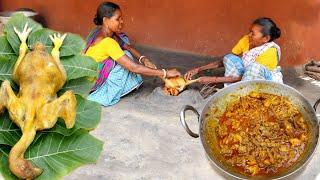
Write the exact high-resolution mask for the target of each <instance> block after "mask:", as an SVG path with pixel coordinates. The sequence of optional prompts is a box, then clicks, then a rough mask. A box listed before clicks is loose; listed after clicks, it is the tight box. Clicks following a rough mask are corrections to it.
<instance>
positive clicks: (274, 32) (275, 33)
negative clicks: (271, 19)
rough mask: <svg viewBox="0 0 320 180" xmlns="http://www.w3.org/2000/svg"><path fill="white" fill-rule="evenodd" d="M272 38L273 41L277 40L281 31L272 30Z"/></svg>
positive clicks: (277, 29)
mask: <svg viewBox="0 0 320 180" xmlns="http://www.w3.org/2000/svg"><path fill="white" fill-rule="evenodd" d="M273 36H274V38H275V39H278V38H279V37H280V36H281V30H280V29H279V28H278V27H275V28H274V30H273Z"/></svg>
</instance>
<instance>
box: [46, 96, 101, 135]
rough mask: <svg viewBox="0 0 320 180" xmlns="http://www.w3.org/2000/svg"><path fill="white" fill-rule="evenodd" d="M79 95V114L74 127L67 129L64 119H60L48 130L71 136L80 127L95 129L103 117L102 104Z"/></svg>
mask: <svg viewBox="0 0 320 180" xmlns="http://www.w3.org/2000/svg"><path fill="white" fill-rule="evenodd" d="M76 97H77V116H76V123H75V125H74V127H73V128H71V129H66V128H65V124H64V122H63V121H62V120H59V121H58V122H57V124H56V125H55V126H54V127H53V128H52V129H50V130H45V131H46V132H55V133H60V134H63V135H65V136H70V135H71V134H73V133H74V132H75V131H77V130H79V129H84V130H93V129H95V128H96V127H97V126H98V124H99V122H100V119H101V106H100V104H98V103H96V102H93V101H89V100H86V99H84V98H83V97H81V96H76Z"/></svg>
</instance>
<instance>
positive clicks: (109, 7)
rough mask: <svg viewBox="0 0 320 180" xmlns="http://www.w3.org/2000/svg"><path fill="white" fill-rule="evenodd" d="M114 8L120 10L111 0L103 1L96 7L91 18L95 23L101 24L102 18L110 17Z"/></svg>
mask: <svg viewBox="0 0 320 180" xmlns="http://www.w3.org/2000/svg"><path fill="white" fill-rule="evenodd" d="M116 10H120V6H119V5H117V4H115V3H113V2H103V3H101V4H100V5H99V7H98V9H97V14H96V16H95V18H94V19H93V22H94V24H95V25H102V23H103V18H104V17H107V18H111V17H112V16H113V15H114V12H115V11H116Z"/></svg>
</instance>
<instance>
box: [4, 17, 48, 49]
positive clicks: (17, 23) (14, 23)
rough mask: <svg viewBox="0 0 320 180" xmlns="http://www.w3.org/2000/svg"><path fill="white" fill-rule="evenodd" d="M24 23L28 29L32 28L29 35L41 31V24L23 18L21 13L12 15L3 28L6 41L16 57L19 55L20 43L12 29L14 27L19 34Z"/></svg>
mask: <svg viewBox="0 0 320 180" xmlns="http://www.w3.org/2000/svg"><path fill="white" fill-rule="evenodd" d="M26 23H28V27H30V28H32V31H31V34H32V33H33V32H35V31H37V30H39V29H42V26H41V24H39V23H37V22H35V21H34V20H32V19H31V18H28V17H26V16H24V15H23V14H22V13H17V14H14V15H12V16H11V17H10V19H9V21H8V23H7V24H6V25H5V27H4V31H5V33H6V36H7V40H8V41H9V43H10V45H11V47H12V49H13V50H14V52H15V53H16V54H17V55H18V54H19V49H20V44H21V42H20V39H19V37H18V35H17V34H16V33H15V32H14V29H13V27H16V28H17V29H18V31H20V32H21V31H22V30H23V28H24V26H25V24H26Z"/></svg>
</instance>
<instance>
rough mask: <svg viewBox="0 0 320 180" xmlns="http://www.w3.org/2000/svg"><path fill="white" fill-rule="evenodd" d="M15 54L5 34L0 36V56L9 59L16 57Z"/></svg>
mask: <svg viewBox="0 0 320 180" xmlns="http://www.w3.org/2000/svg"><path fill="white" fill-rule="evenodd" d="M16 57H17V56H16V54H15V52H14V51H13V49H12V48H11V46H10V44H9V42H8V40H7V38H6V36H1V37H0V58H1V59H5V60H10V59H13V58H16Z"/></svg>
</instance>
